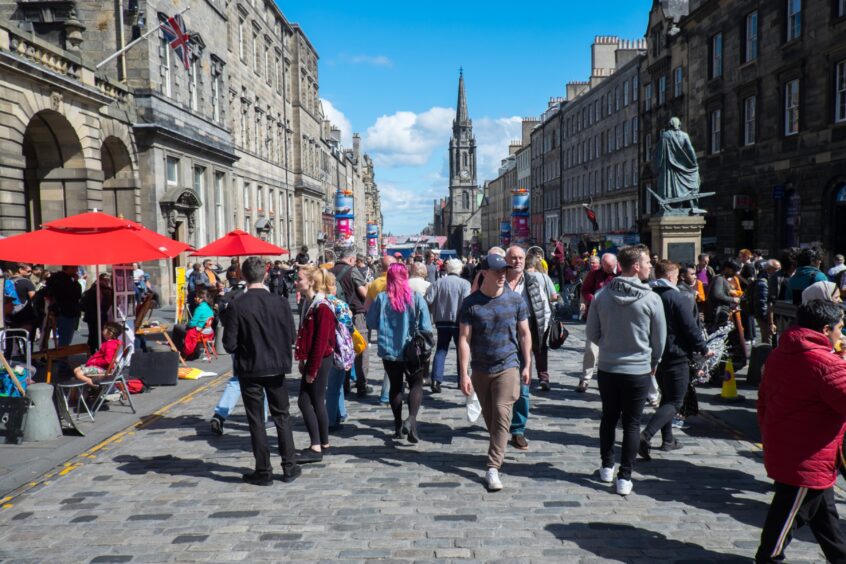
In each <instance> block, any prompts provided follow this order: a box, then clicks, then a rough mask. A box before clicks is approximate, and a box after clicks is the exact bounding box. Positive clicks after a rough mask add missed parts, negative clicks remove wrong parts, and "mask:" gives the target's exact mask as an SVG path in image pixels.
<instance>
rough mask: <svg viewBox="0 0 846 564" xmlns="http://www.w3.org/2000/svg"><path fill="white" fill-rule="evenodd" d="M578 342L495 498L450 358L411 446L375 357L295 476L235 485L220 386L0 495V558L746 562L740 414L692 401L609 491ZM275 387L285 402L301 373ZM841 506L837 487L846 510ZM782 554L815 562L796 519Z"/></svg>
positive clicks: (747, 513)
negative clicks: (397, 423)
mask: <svg viewBox="0 0 846 564" xmlns="http://www.w3.org/2000/svg"><path fill="white" fill-rule="evenodd" d="M582 347H583V329H582V326H580V325H573V326H571V336H570V339H569V340H568V342H567V343H566V344H565V346H564V347H563V348H562V349H560V350H558V351H553V352H552V354H551V359H550V365H551V368H552V371H551V372H552V390H551V391H550V392H547V393H544V392H536V393H533V395H532V412H531V417H530V420H529V426H528V431H527V437H528V439H529V441H530V448H529V451H527V452H521V451H517V450H514V449H509V450H508V452H507V454H506V460H505V465H504V466H503V469H502V479H503V482H504V484H505V489H504V490H502V491H501V492H497V493H489V492H487V491H486V490H485V488H484V470H485V468H484V465H485V451H486V445H487V435H486V433H485V431H484V429H483V428H482V427H481V426H480V425H479V424H470V423H468V422H467V421H466V418H465V414H464V398H463V396H462V395H461V394H460V392H459V391H458V390H457V389H456V384H455V356H454V352H451V353H450V355H449V357H448V364H447V375H448V376H447V382H446V385H445V386H444V391H443V393H442V394H439V395H431V394H429V393H428V392H427V393H426V395H425V398H424V403H423V408H422V410H421V413H420V417H419V421H420V423H419V430H420V434H421V438H422V442H421V443H419V444H418V445H416V446H415V445H410V444H408V443H405V442H395V441H394V440H392V439H391V438H390V436H391V434H392V432H393V425H392V420H391V414H390V410H389V409H388V408H387V407H385V406H383V405H380V404H379V403H378V382H379V379H380V377H381V375H382V370H381V366H380V363H379V362H378V361H377V360H376V359H373V361H372V362H371V366H370V368H371V372H370V377H371V378H370V379H371V383H372V384H374V385H376V388H377V389H376V391H377V394H374V395H372V396H370V397H368V398H365V399H363V400H358V399H356V398H354V397H353V398H349V399H348V410H349V412H350V420H349V421H348V422H347V423H346V424H345V425H344V427H343V428H342V429H341V430H340V431H339V432H338V433H336V434H333V435H332V436H331V448H330V450H329V454H327V455H326V456H325V457H324V460H323V462H321V463H319V464H311V465H308V466H304V468H303V475H302V477H301V478H299V479H298V480H296V481H295V482H293V483H291V484H283V483H282V482H281V481H277V482H276V483H274V485H273V486H271V487H263V488H262V487H254V486H249V485H247V484H244V483H243V482H242V481H241V478H240V475H241V473H242V472H246V471H249V470H251V467H252V463H253V460H252V454H251V450H250V442H249V434H248V432H247V428H246V423H245V420H244V418H243V415H242V414H241V412H239V413H238V414H236V415H235V416H234V417H233V418H231V419H230V420H229V421H228V422H227V425H226V427H225V435H224V436H222V437H219V436H216V435H214V434H212V433H211V431H210V430H209V427H208V418H209V416H210V414H211V411H212V407H213V406H214V404H215V403H216V401H217V399H218V397H219V393H220V391H221V389H222V386H223V381H220V382H217V383H215V385H213V386H210V387H209V388H208V389H205V390H202V391H200V392H199V393H197V394H195V395H193V396H191V397H190V398H189V399H188V400H187V401H184V402H181V403H178V404H176V405H174V406H172V407H170V408H169V409H167V410H166V412H164V413H162V414H160V415H159V416H158V417H156V418H154V419H151V420H149V421H145V422H142V423H140V424H138V425H137V426H135V427H133V428H132V429H131V430H129V431H127V432H126V433H125V434H124V435H123V437H122V439H121V440H115V441H112V442H110V443H108V444H105V445H103V446H102V448H100V449H99V450H98V451H97V452H96V453H94V454H93V455H92V456H91V457H90V458H87V459H85V460H83V461H81V462H80V464H79V465H78V466H77V467H75V468H74V469H73V470H72V471H68V472H66V473H65V474H64V475H58V474H57V475H56V476H55V477H54V478H52V479H50V480H48V481H47V482H45V483H43V484H42V485H41V486H40V487H38V488H33V489H31V490H28V491H25V492H24V493H22V494H21V495H18V496H16V497H15V498H14V499H12V500H10V501H9V502H7V503H6V505H5V506H4V507H3V508H2V510H0V560H2V561H4V562H6V561H8V562H28V561H33V562H35V561H38V562H43V561H56V560H62V561H78V562H174V561H181V562H200V561H207V560H211V561H237V560H248V561H289V560H298V561H332V562H337V561H343V562H375V561H379V562H391V561H398V562H399V561H417V562H428V561H431V562H465V561H466V562H474V561H476V562H483V561H484V562H497V561H502V562H655V561H661V562H747V561H749V560H750V558H751V557H752V555H753V554H754V551H755V548H756V547H757V543H758V538H759V535H760V527H761V525H762V523H763V521H764V516H765V513H766V509H767V505H768V502H769V500H770V496H771V493H770V485H771V484H770V481H769V480H768V479H767V478H766V475H765V472H764V468H763V465H762V461H761V453H760V450H759V448H758V447H757V446H756V444H755V442H754V440H749V438H748V437H745V436H744V435H743V434H742V433H739V432H738V431H737V430H736V429H735V428H734V427H732V426H731V425H729V424H728V423H726V422H725V421H724V420H723V419H721V418H720V410H721V409H736V408H732V407H726V406H724V405H721V404H717V403H716V402H715V403H714V404H713V405H712V404H711V403H710V402H703V409H704V410H706V411H707V413H706V414H704V415H703V416H701V417H696V418H692V420H691V421H690V427H689V432H682V433H680V434H679V439H680V441H681V442H683V443H684V445H685V448H683V449H682V450H679V451H675V452H672V453H656V455H655V456H654V460H653V461H651V462H639V463H638V464H637V466H636V468H635V472H634V492H633V494H632V495H630V496H628V497H625V498H624V497H621V496H618V495H616V493H614V491H613V488H612V487H610V486H608V485H606V484H603V483H601V482H600V481H599V480H598V476H597V468H598V466H599V452H598V427H599V416H600V412H599V407H600V402H599V396H598V393H597V391H596V388H595V387H593V388H591V389H589V390H588V392H587V393H585V394H577V393H575V391H574V386H575V384H576V382H577V378H578V374H579V368H580V365H581V351H582ZM374 356H375V355H374ZM288 386H289V391H290V393H291V395H292V398H295V397H296V396H295V394H296V393H297V389H298V382H296V381H290V382H289V383H288ZM714 392H716V390H715V389H712V390H704V389H703V390H702V395H705V394H706V393H708V394H710V393H714ZM292 406H294V407H292V412H293V414H294V418H295V433H294V437H295V440H296V443H297V445H298V446H299V447H304V446H306V445H307V443H308V439H307V434H306V433H305V429H304V427H303V425H302V420H301V418H300V415H299V412H298V410H297V409H296V407H295V406H296V402H295V401H292ZM647 413H651V411H648V412H647ZM735 415H737V414H735ZM272 433H273V431H271V434H272ZM620 434H621V433H620V432H618V440H619V438H620V437H619V435H620ZM271 444H272V441H271ZM274 463H275V464H276V465H277V472H279V473H281V468H280V467H279V459H278V457H275V456H274ZM841 502H842V497H841V496H840V494H839V493H838V506H839V509H840V511H844V507H843V505H842V503H841ZM788 560H789V561H790V562H821V561H823V560H824V558H823V555H822V553H821V551H820V550H819V549H818V547H817V545H816V544H815V543H814V541H813V538H812V536H811V535H810V533H809V532H808V531H802V532H800V534H799V535H798V538H797V539H795V540H794V542H793V543H792V544H791V546H790V548H789V551H788Z"/></svg>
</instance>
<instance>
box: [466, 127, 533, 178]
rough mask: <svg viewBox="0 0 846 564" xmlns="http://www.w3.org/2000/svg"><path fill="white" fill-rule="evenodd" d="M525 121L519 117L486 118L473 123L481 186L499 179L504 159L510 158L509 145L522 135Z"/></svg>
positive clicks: (478, 175) (477, 175) (478, 176)
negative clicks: (500, 167) (488, 181)
mask: <svg viewBox="0 0 846 564" xmlns="http://www.w3.org/2000/svg"><path fill="white" fill-rule="evenodd" d="M522 127H523V120H522V119H521V118H519V117H517V116H512V117H504V118H488V117H484V118H481V119H478V120H474V121H473V133H474V134H475V135H476V163H477V171H476V177H477V178H478V179H479V184H482V183H483V182H484V181H485V180H493V179H494V178H496V177H497V171H498V169H499V166H500V164H502V159H504V158H505V157H507V156H508V145H509V143H510V142H511V141H512V140H519V139H520V136H521V135H522Z"/></svg>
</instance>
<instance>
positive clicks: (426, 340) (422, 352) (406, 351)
mask: <svg viewBox="0 0 846 564" xmlns="http://www.w3.org/2000/svg"><path fill="white" fill-rule="evenodd" d="M412 303H413V305H414V327H413V328H412V330H411V334H410V335H409V338H408V341H406V343H405V346H404V348H403V351H402V357H403V360H404V361H405V363H406V370H407V371H408V372H410V373H414V372H416V371H417V370H419V369H420V368H422V367H424V366H426V365H427V364H428V363H429V358H430V357H431V356H432V351H433V350H434V348H435V335H434V334H433V333H432V332H431V331H424V330H422V329H420V310H418V309H417V296H416V295H415V296H414V299H413V300H412Z"/></svg>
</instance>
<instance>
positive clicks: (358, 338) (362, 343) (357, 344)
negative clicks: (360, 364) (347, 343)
mask: <svg viewBox="0 0 846 564" xmlns="http://www.w3.org/2000/svg"><path fill="white" fill-rule="evenodd" d="M352 341H353V348H354V349H355V356H359V355H360V354H361V353H363V352H364V351H365V350H367V339H365V338H364V337H363V336H362V334H361V333H359V332H358V329H356V328H355V327H353V331H352Z"/></svg>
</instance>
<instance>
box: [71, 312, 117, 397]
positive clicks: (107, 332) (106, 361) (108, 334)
mask: <svg viewBox="0 0 846 564" xmlns="http://www.w3.org/2000/svg"><path fill="white" fill-rule="evenodd" d="M121 332H122V329H121V326H120V325H118V324H117V323H111V322H109V323H106V324H105V325H104V326H103V343H102V344H101V345H100V349H99V350H98V351H97V352H95V353H94V354H93V355H91V357H89V359H88V360H87V361H85V364H84V365H82V366H77V367H76V368H74V369H73V375H74V376H75V377H76V379H77V380H82V381H83V382H85V383H86V384H88V385H89V386H96V385H97V384H99V381H100V380H102V379H103V378H104V377H105V376H106V371H107V370H108V369H109V366H110V365H111V364H112V360H114V358H115V355H116V354H117V352H118V350H120V339H119V338H118V337H120V334H121Z"/></svg>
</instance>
